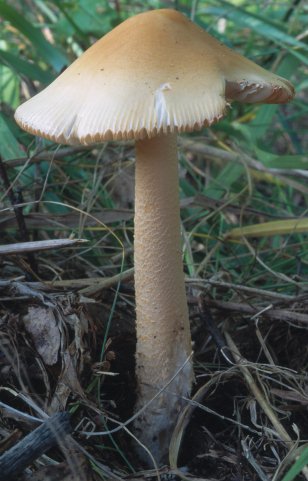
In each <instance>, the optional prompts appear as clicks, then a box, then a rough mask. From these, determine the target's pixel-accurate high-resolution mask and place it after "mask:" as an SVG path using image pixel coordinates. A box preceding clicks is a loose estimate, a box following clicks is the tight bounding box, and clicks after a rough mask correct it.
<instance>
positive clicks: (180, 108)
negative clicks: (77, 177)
mask: <svg viewBox="0 0 308 481" xmlns="http://www.w3.org/2000/svg"><path fill="white" fill-rule="evenodd" d="M293 95H294V90H293V87H292V85H291V84H290V82H288V81H287V80H285V79H283V78H281V77H278V76H277V75H274V74H272V73H270V72H267V71H266V70H264V69H263V68H261V67H259V66H257V65H256V64H254V63H253V62H251V61H250V60H247V59H245V58H244V57H242V56H241V55H239V54H237V53H235V52H233V51H231V50H230V49H229V48H227V47H226V46H224V45H222V44H221V43H220V42H219V41H217V40H216V39H214V38H213V37H211V36H210V35H209V34H207V33H206V32H205V31H204V30H202V29H201V28H199V27H198V26H196V25H195V24H193V23H192V22H191V21H190V20H188V19H187V18H186V17H185V16H184V15H182V14H181V13H179V12H177V11H174V10H169V9H162V10H154V11H150V12H146V13H141V14H139V15H137V16H135V17H132V18H130V19H128V20H126V21H125V22H123V23H122V24H120V25H119V26H117V27H116V28H115V29H114V30H112V31H111V32H110V33H108V34H107V35H105V36H104V37H103V38H102V39H100V40H99V41H98V42H96V43H95V44H94V45H93V46H92V47H90V48H89V49H88V50H87V51H86V52H85V53H84V54H83V55H82V56H81V57H80V58H78V59H77V60H76V61H75V62H74V63H73V64H72V65H71V66H70V67H69V68H68V69H67V70H66V71H64V72H63V73H62V74H61V75H60V76H59V77H58V78H57V79H56V80H55V81H54V82H53V83H52V84H51V85H50V86H49V87H47V88H46V89H45V90H43V91H42V92H40V93H39V94H38V95H36V96H35V97H33V98H32V99H30V100H29V101H27V102H25V103H24V104H23V105H21V106H20V107H19V108H18V109H17V111H16V114H15V118H16V121H17V123H18V124H19V125H20V126H21V127H22V128H23V129H25V130H27V131H28V132H31V133H33V134H36V135H39V136H43V137H45V138H47V139H50V140H53V141H55V142H58V143H63V144H73V145H74V144H83V145H90V144H93V143H96V142H103V141H108V140H127V139H134V140H135V141H136V187H135V192H136V200H135V240H134V243H135V246H134V252H135V260H134V263H135V289H136V326H137V327H136V330H137V348H136V376H137V383H138V400H137V404H136V412H138V410H140V408H142V407H144V406H145V405H146V409H145V410H143V411H142V412H141V414H140V415H139V417H137V419H136V420H135V423H134V428H135V433H136V434H137V436H138V437H139V439H140V441H141V442H142V443H143V444H144V445H145V446H147V448H148V449H149V450H150V451H151V453H152V455H153V456H154V458H155V459H156V461H157V462H158V463H159V464H160V463H162V462H164V461H166V456H167V454H168V446H169V441H170V438H171V434H172V429H173V427H174V425H175V422H176V419H177V416H178V413H179V411H180V410H181V408H182V407H183V403H185V398H187V396H189V394H190V391H191V387H192V383H193V367H192V362H191V350H192V347H191V337H190V328H189V318H188V308H187V302H186V296H185V285H184V273H183V265H182V250H181V233H180V211H179V194H178V190H179V186H178V161H177V134H178V133H179V132H190V131H193V130H196V129H197V130H199V129H202V128H203V127H204V126H209V125H211V124H212V123H213V122H216V121H217V120H219V119H220V118H221V117H222V116H223V115H224V113H225V111H226V107H227V106H229V103H230V102H231V101H233V100H238V101H240V102H248V103H254V102H256V103H284V102H288V101H289V100H290V99H291V98H292V97H293ZM153 398H154V399H153ZM151 400H152V401H151ZM147 456H148V455H147V454H146V453H145V452H144V455H143V457H144V458H146V457H147Z"/></svg>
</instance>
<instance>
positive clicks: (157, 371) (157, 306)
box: [134, 134, 193, 464]
mask: <svg viewBox="0 0 308 481" xmlns="http://www.w3.org/2000/svg"><path fill="white" fill-rule="evenodd" d="M134 242H135V247H134V249H135V289H136V311H137V321H136V322H137V349H136V371H137V382H138V401H137V405H136V411H137V410H138V409H140V408H141V407H143V406H144V405H145V404H146V403H147V402H148V401H149V400H150V399H152V398H153V397H154V396H155V395H156V394H157V392H158V391H159V390H160V389H161V388H163V387H164V386H165V385H166V384H167V383H168V382H169V381H170V379H171V378H172V377H173V376H174V374H175V373H176V371H177V370H179V369H180V367H181V366H182V365H183V364H184V363H185V361H186V360H187V358H188V356H189V355H190V353H191V349H192V348H191V337H190V327H189V319H188V308H187V301H186V294H185V284H184V272H183V263H182V249H181V234H180V206H179V181H178V160H177V136H176V134H168V135H161V136H157V137H155V138H153V139H146V140H140V141H138V142H137V143H136V187H135V241H134ZM192 380H193V371H192V364H191V362H188V363H186V365H185V367H184V368H183V369H182V370H181V371H180V373H179V374H178V376H177V377H176V378H175V380H174V381H173V382H172V383H171V384H169V385H168V386H167V387H166V389H165V390H164V392H163V393H162V394H161V395H160V396H159V397H158V398H157V399H155V400H154V401H153V402H152V403H151V404H150V406H149V407H148V408H147V409H146V411H145V412H144V413H143V415H141V416H140V417H139V418H138V419H137V421H136V422H135V431H136V434H137V436H138V437H139V439H140V440H141V442H143V443H144V444H145V445H146V446H147V447H148V448H149V449H150V451H151V453H152V454H153V456H154V457H155V459H156V461H157V462H158V463H159V464H160V463H162V462H166V460H167V455H168V447H169V442H170V437H171V434H172V429H173V427H174V424H175V422H176V419H177V417H178V413H179V411H180V410H181V408H182V406H183V400H182V399H181V396H187V395H189V394H190V390H191V384H192ZM142 457H143V458H144V459H146V458H148V456H147V455H146V453H145V451H143V456H142ZM147 461H149V459H147Z"/></svg>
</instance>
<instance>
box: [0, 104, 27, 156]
mask: <svg viewBox="0 0 308 481" xmlns="http://www.w3.org/2000/svg"><path fill="white" fill-rule="evenodd" d="M0 155H1V157H2V158H3V159H4V160H9V159H15V158H18V157H24V155H25V153H24V152H23V151H22V150H21V148H20V147H19V144H18V142H17V140H16V139H15V137H14V135H13V134H12V132H11V130H10V129H9V127H8V125H7V123H6V121H5V117H4V115H3V114H1V113H0Z"/></svg>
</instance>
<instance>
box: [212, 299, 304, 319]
mask: <svg viewBox="0 0 308 481" xmlns="http://www.w3.org/2000/svg"><path fill="white" fill-rule="evenodd" d="M207 304H208V305H209V306H211V307H215V308H216V309H221V310H223V311H229V312H230V311H236V312H241V313H244V314H247V315H250V316H255V315H256V314H258V313H260V308H257V307H253V306H251V305H249V304H239V303H236V302H226V301H215V300H213V299H207ZM262 311H263V308H262ZM260 315H261V314H260ZM262 317H267V318H269V319H274V320H275V321H286V322H301V323H303V324H308V314H301V313H300V312H293V311H288V310H286V309H274V308H271V309H269V310H266V311H263V312H262Z"/></svg>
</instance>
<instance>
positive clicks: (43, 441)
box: [0, 412, 73, 481]
mask: <svg viewBox="0 0 308 481" xmlns="http://www.w3.org/2000/svg"><path fill="white" fill-rule="evenodd" d="M72 430H73V428H72V426H71V424H70V415H69V413H67V412H64V413H57V414H55V415H54V416H52V417H50V418H48V419H47V421H45V422H44V423H43V424H41V426H39V427H38V428H36V429H35V430H34V431H32V433H30V434H28V435H27V436H25V437H24V438H23V439H22V440H21V441H20V442H19V443H17V444H16V445H15V446H14V447H13V448H11V449H9V450H8V451H6V452H5V453H4V454H3V455H2V456H1V457H0V481H7V480H9V479H16V476H17V475H18V474H20V473H21V472H22V471H23V470H24V469H25V468H26V467H27V466H29V465H30V464H32V463H33V461H35V460H36V459H37V458H39V457H40V456H41V455H42V454H44V453H45V452H46V451H48V450H49V449H50V448H52V447H54V446H56V445H57V444H59V443H61V442H63V440H64V438H65V436H66V435H67V434H69V433H71V432H72Z"/></svg>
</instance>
